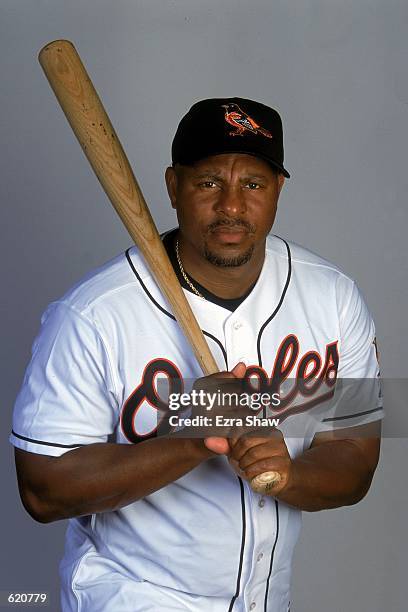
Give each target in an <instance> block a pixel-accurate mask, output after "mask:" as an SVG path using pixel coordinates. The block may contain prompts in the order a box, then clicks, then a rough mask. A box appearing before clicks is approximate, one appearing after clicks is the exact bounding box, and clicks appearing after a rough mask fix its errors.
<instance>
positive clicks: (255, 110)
mask: <svg viewBox="0 0 408 612" xmlns="http://www.w3.org/2000/svg"><path fill="white" fill-rule="evenodd" d="M221 153H246V154H248V155H254V156H255V157H259V158H261V159H263V160H265V161H267V162H269V163H270V164H271V165H272V166H274V167H275V168H276V169H278V170H279V171H280V172H281V173H282V174H283V175H284V176H286V177H287V178H289V177H290V174H289V172H288V171H287V170H286V169H285V168H284V166H283V129H282V120H281V118H280V115H279V113H278V112H277V111H276V110H275V109H273V108H270V107H269V106H266V105H265V104H261V103H260V102H255V101H254V100H246V99H244V98H210V99H208V100H201V101H200V102H196V104H194V105H193V106H192V107H191V108H190V110H189V111H188V113H187V114H186V115H185V116H184V117H183V118H182V120H181V121H180V124H179V126H178V128H177V132H176V135H175V136H174V140H173V144H172V148H171V154H172V162H173V166H174V165H175V164H182V165H185V166H189V165H191V164H193V163H195V162H196V161H198V160H200V159H204V158H205V157H210V156H211V155H220V154H221Z"/></svg>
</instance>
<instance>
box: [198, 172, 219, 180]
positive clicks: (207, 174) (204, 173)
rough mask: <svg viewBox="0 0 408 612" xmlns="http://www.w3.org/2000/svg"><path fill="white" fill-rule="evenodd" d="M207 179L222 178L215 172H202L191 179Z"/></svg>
mask: <svg viewBox="0 0 408 612" xmlns="http://www.w3.org/2000/svg"><path fill="white" fill-rule="evenodd" d="M207 177H214V178H222V176H221V174H220V173H219V172H218V171H217V170H205V171H204V172H200V173H198V174H193V178H198V179H200V178H207Z"/></svg>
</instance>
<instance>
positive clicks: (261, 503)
mask: <svg viewBox="0 0 408 612" xmlns="http://www.w3.org/2000/svg"><path fill="white" fill-rule="evenodd" d="M264 505H265V500H264V498H263V497H261V499H260V500H259V502H258V506H259V507H260V508H263V507H264Z"/></svg>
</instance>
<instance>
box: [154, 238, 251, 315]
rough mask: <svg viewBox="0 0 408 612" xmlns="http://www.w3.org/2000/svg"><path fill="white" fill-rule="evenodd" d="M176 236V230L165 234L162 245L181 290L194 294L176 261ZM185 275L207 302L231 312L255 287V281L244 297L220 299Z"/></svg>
mask: <svg viewBox="0 0 408 612" xmlns="http://www.w3.org/2000/svg"><path fill="white" fill-rule="evenodd" d="M176 235H177V228H176V229H174V230H171V231H170V232H169V233H168V234H166V235H165V236H164V237H163V245H164V248H165V249H166V251H167V255H168V256H169V259H170V261H171V264H172V266H173V268H174V272H175V273H176V276H177V278H178V279H179V282H180V284H181V286H182V287H183V289H187V291H190V293H194V291H192V289H191V287H189V285H188V284H187V283H186V281H185V278H184V277H183V275H182V273H181V270H180V266H179V264H178V261H177V256H176V247H175V244H176V240H175V238H176ZM186 275H187V276H188V278H189V279H190V281H191V282H192V284H193V285H194V287H196V288H197V290H198V291H199V292H200V293H201V295H202V296H203V297H204V298H205V299H206V300H208V301H209V302H213V303H214V304H217V305H218V306H222V308H226V309H227V310H230V311H231V312H234V310H236V309H237V308H238V306H239V305H240V304H241V303H242V302H243V301H244V300H245V299H246V298H247V297H248V295H249V294H250V293H251V291H252V289H253V288H254V287H255V284H256V281H255V283H253V284H252V285H251V286H250V288H249V289H248V291H246V292H245V293H244V295H241V296H240V297H237V298H221V297H219V296H218V295H215V294H214V293H211V291H208V289H206V288H205V287H203V286H202V285H200V283H199V282H198V281H196V280H195V279H194V278H193V277H192V276H190V274H187V272H186Z"/></svg>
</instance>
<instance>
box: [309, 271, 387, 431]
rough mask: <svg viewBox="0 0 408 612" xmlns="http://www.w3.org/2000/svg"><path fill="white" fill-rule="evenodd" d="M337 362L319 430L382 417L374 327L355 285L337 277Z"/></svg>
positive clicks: (350, 425)
mask: <svg viewBox="0 0 408 612" xmlns="http://www.w3.org/2000/svg"><path fill="white" fill-rule="evenodd" d="M336 290H337V293H336V295H337V310H338V321H339V365H338V372H337V383H336V392H335V395H334V398H333V400H332V401H331V402H330V406H329V409H328V411H326V412H325V413H324V414H323V415H322V418H321V422H320V423H319V426H318V428H317V432H318V431H330V430H334V429H343V428H346V427H356V426H359V425H365V424H368V423H371V422H373V421H378V420H379V419H382V418H383V409H382V393H381V382H380V368H379V363H378V352H377V342H376V336H375V326H374V322H373V319H372V317H371V314H370V312H369V310H368V308H367V305H366V303H365V301H364V299H363V297H362V295H361V292H360V291H359V289H358V287H357V285H356V284H355V283H354V282H353V281H352V280H350V279H349V278H347V277H345V276H340V277H339V278H338V280H337V285H336Z"/></svg>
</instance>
